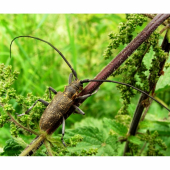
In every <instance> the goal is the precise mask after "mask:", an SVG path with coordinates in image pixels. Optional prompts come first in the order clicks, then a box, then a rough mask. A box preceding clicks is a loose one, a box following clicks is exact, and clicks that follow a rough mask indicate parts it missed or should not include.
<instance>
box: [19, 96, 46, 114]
mask: <svg viewBox="0 0 170 170" xmlns="http://www.w3.org/2000/svg"><path fill="white" fill-rule="evenodd" d="M37 102H41V103H43V104H44V105H45V106H48V105H49V103H48V102H46V101H45V100H42V99H38V100H36V101H35V103H34V104H33V105H32V106H31V107H30V108H29V109H28V110H27V111H26V112H25V113H22V114H20V115H18V116H23V115H25V114H28V113H29V112H30V111H31V109H32V108H33V107H34V106H35V105H36V104H37ZM16 114H17V113H16Z"/></svg>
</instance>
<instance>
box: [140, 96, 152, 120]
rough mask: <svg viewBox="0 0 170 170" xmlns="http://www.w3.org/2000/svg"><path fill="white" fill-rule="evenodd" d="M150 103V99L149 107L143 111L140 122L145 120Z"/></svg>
mask: <svg viewBox="0 0 170 170" xmlns="http://www.w3.org/2000/svg"><path fill="white" fill-rule="evenodd" d="M152 101H153V100H152V99H151V100H150V103H149V105H148V106H147V108H146V109H145V111H144V113H143V115H142V118H141V121H143V120H144V119H145V116H146V114H147V112H148V110H149V108H150V106H151V104H152Z"/></svg>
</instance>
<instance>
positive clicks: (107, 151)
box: [66, 119, 125, 156]
mask: <svg viewBox="0 0 170 170" xmlns="http://www.w3.org/2000/svg"><path fill="white" fill-rule="evenodd" d="M108 123H113V122H112V121H110V120H109V119H104V120H103V124H102V126H101V127H100V129H99V128H97V127H92V126H84V127H79V128H76V129H74V130H67V131H66V138H68V136H74V135H75V134H79V135H81V136H82V137H83V140H82V142H80V143H78V144H77V145H76V147H67V149H68V151H69V152H77V153H79V154H80V153H81V151H82V150H89V149H98V152H97V154H96V155H98V156H99V155H102V156H113V155H114V156H116V155H118V136H117V135H109V129H110V127H112V125H109V124H108ZM106 125H107V126H106ZM118 125H119V124H116V125H115V126H116V127H117V126H118ZM104 126H106V127H107V133H106V129H105V128H104ZM115 126H114V127H115ZM117 128H118V127H117ZM115 129H116V128H115ZM121 129H122V128H120V130H119V131H121V132H122V130H121ZM124 131H125V130H124ZM122 134H124V133H122Z"/></svg>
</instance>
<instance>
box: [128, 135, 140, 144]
mask: <svg viewBox="0 0 170 170" xmlns="http://www.w3.org/2000/svg"><path fill="white" fill-rule="evenodd" d="M128 141H130V142H132V143H134V144H137V145H140V144H142V143H143V142H142V141H141V140H140V139H139V138H138V137H136V136H129V137H128Z"/></svg>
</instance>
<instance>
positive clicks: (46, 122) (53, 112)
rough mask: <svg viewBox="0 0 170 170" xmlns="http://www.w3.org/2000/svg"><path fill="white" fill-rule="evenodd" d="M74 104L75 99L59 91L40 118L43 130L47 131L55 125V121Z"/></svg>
mask: <svg viewBox="0 0 170 170" xmlns="http://www.w3.org/2000/svg"><path fill="white" fill-rule="evenodd" d="M72 104H73V100H71V99H70V98H68V97H67V96H66V95H64V94H63V93H62V92H58V93H57V94H56V95H55V97H54V99H53V100H52V101H51V103H50V104H49V105H48V106H47V108H46V109H45V111H44V113H43V114H42V116H41V119H40V123H39V124H40V128H41V130H44V131H46V130H47V129H49V128H51V127H53V126H54V125H55V123H56V122H57V121H58V120H59V119H60V118H61V117H62V116H63V115H64V114H65V113H66V112H67V111H68V109H69V108H70V107H71V105H72Z"/></svg>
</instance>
